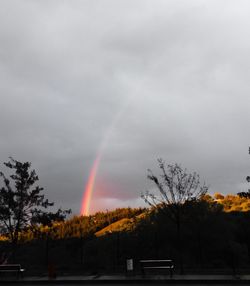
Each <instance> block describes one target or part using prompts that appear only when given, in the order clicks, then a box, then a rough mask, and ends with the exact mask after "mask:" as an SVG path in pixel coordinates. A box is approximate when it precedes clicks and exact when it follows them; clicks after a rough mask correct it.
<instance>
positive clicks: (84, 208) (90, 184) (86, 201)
mask: <svg viewBox="0 0 250 286" xmlns="http://www.w3.org/2000/svg"><path fill="white" fill-rule="evenodd" d="M100 160H101V155H98V156H97V157H96V159H95V161H94V164H93V166H92V168H91V170H90V174H89V177H88V181H87V184H86V186H85V191H84V194H83V198H82V205H81V215H86V216H88V215H89V208H90V201H91V197H92V193H93V190H94V186H95V179H96V174H97V171H98V167H99V164H100Z"/></svg>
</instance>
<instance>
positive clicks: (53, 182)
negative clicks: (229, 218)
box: [0, 0, 250, 213]
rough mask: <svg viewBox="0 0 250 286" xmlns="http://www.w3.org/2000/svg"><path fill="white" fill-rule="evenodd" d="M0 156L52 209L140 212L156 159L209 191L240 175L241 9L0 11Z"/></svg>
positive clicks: (85, 5) (243, 117)
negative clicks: (87, 203)
mask: <svg viewBox="0 0 250 286" xmlns="http://www.w3.org/2000/svg"><path fill="white" fill-rule="evenodd" d="M1 4H2V5H1V6H2V7H1V10H0V43H1V46H0V99H1V105H0V106H1V112H0V130H1V140H0V155H1V156H0V157H1V158H2V162H3V161H6V160H7V159H8V156H10V155H11V156H13V157H15V158H16V159H18V160H23V161H31V162H32V166H33V167H34V168H35V169H36V170H37V173H38V175H39V177H40V185H41V186H44V187H45V191H46V194H47V195H48V197H49V198H50V199H51V200H54V201H55V202H56V204H57V205H59V206H60V205H61V206H63V207H67V208H69V207H70V208H72V209H73V211H74V213H78V212H79V210H80V201H81V198H82V193H83V190H84V186H85V184H86V182H87V179H88V174H89V171H90V168H91V165H92V163H93V161H94V159H95V157H96V156H97V153H98V152H99V150H100V148H101V147H100V146H103V141H105V145H104V147H102V161H101V165H100V168H99V172H98V176H97V181H96V188H95V192H94V196H93V200H92V204H91V208H92V211H94V210H97V209H104V210H105V209H107V208H115V207H119V206H124V205H125V204H126V205H130V206H135V205H139V201H140V200H139V197H140V193H141V192H143V191H145V190H146V189H150V188H151V187H152V186H151V185H150V182H148V181H147V179H146V174H147V169H148V168H151V169H153V170H155V172H156V173H157V163H156V159H157V158H159V157H162V158H164V159H165V160H166V161H167V162H169V163H174V162H179V163H181V164H182V166H183V167H186V168H187V169H188V170H190V171H198V172H199V173H200V175H201V178H204V180H205V181H206V182H207V184H209V185H210V191H211V192H216V191H218V192H222V193H232V192H233V193H235V192H237V191H242V189H243V188H245V187H246V186H245V185H244V178H245V177H246V175H248V174H249V164H250V163H249V157H248V154H247V151H248V145H249V143H250V134H249V132H248V129H249V128H248V125H249V122H250V113H249V107H250V97H249V91H250V85H249V76H250V57H249V48H250V37H249V36H250V35H249V33H250V30H249V25H250V19H249V16H248V13H247V12H248V11H249V8H250V7H249V6H250V4H249V2H248V1H237V4H236V2H235V1H228V0H221V1H213V0H211V1H201V0H199V1H198V0H196V1H178V0H177V1H176V0H175V1H160V0H156V1H153V0H150V1H147V0H141V1H138V0H136V1H125V0H124V1H123V0H118V1H117V0H106V1H92V0H89V1H67V0H66V1H56V0H54V1H20V0H19V1H11V3H10V2H9V1H3V2H2V3H1Z"/></svg>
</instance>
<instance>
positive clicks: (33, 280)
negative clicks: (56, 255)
mask: <svg viewBox="0 0 250 286" xmlns="http://www.w3.org/2000/svg"><path fill="white" fill-rule="evenodd" d="M0 284H1V285H9V286H11V285H30V286H32V285H34V286H35V285H61V286H64V285H72V286H74V285H84V286H90V285H94V284H97V285H112V286H120V285H125V284H132V285H147V284H148V285H169V286H171V285H175V286H178V285H180V286H181V285H196V286H199V285H200V286H205V285H215V286H216V285H218V286H219V285H220V286H221V285H250V275H238V276H232V275H175V276H174V277H173V278H172V279H171V278H170V277H169V276H163V275H152V276H144V277H143V276H140V275H135V276H124V275H123V276H122V275H120V276H118V275H116V276H114V275H113V276H112V275H110V276H105V275H96V276H67V277H64V276H61V277H57V278H56V279H48V277H24V278H22V279H21V278H20V279H14V278H13V277H2V279H1V280H0Z"/></svg>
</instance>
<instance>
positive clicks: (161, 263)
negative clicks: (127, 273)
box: [140, 259, 174, 278]
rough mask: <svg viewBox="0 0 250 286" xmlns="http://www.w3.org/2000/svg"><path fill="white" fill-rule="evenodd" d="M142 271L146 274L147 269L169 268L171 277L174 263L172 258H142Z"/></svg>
mask: <svg viewBox="0 0 250 286" xmlns="http://www.w3.org/2000/svg"><path fill="white" fill-rule="evenodd" d="M140 266H141V272H142V274H143V275H145V269H169V273H170V277H171V278H172V276H173V270H174V263H173V260H171V259H154V260H153V259H149V260H140Z"/></svg>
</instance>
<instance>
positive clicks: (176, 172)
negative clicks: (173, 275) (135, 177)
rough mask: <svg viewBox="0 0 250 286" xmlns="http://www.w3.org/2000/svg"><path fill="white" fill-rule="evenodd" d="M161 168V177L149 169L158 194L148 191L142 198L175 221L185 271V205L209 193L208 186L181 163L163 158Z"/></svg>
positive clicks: (160, 160)
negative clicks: (183, 254)
mask: <svg viewBox="0 0 250 286" xmlns="http://www.w3.org/2000/svg"><path fill="white" fill-rule="evenodd" d="M158 163H159V167H160V170H161V175H160V179H159V178H158V177H157V176H155V175H154V174H153V172H152V171H151V170H150V169H149V170H148V176H147V177H148V179H149V180H151V181H152V182H153V183H154V185H155V186H156V190H157V191H158V195H155V194H154V193H152V192H149V191H147V192H146V193H145V194H142V198H143V199H144V200H145V202H146V203H148V204H149V205H150V206H152V207H155V208H158V209H161V210H162V211H163V212H164V213H165V214H166V215H168V216H169V217H170V218H171V219H172V221H173V222H174V223H175V225H176V228H177V235H178V245H179V254H180V257H179V260H180V268H181V273H183V261H182V260H183V259H182V247H183V246H182V239H181V225H182V222H183V215H184V211H185V205H186V204H187V203H188V202H189V201H194V200H195V201H197V200H199V199H201V198H202V196H204V195H205V194H206V193H207V190H208V187H207V186H206V185H205V184H203V185H201V184H200V177H199V175H198V174H197V173H195V172H194V173H191V174H189V173H187V170H186V169H182V167H181V166H180V165H179V164H174V165H166V164H165V162H164V161H163V160H162V159H159V160H158Z"/></svg>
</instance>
